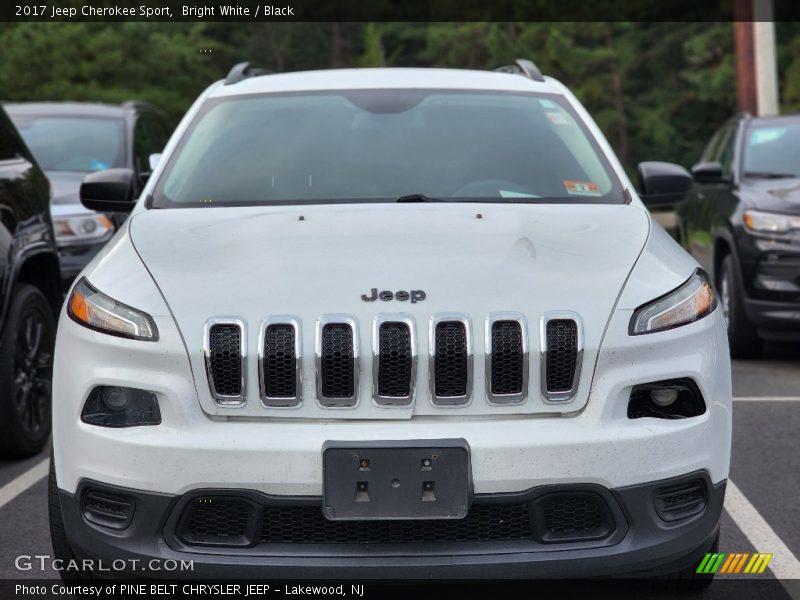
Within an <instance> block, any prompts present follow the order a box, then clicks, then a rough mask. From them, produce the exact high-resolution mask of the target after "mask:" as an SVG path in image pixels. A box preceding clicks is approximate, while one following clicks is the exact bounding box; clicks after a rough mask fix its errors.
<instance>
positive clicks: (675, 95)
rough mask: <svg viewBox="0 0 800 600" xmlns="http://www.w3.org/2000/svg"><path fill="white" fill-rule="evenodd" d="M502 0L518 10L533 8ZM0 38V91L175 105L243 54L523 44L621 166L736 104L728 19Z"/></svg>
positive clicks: (344, 63)
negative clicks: (591, 122) (567, 92)
mask: <svg viewBox="0 0 800 600" xmlns="http://www.w3.org/2000/svg"><path fill="white" fill-rule="evenodd" d="M377 1H381V0H377ZM508 1H509V7H511V8H512V9H513V12H515V13H517V14H519V15H522V16H526V15H527V16H530V13H531V11H533V12H534V13H535V12H536V10H539V9H541V6H540V5H539V4H531V3H530V2H525V1H524V0H508ZM643 1H645V2H648V1H649V0H643ZM450 2H452V0H440V2H439V5H441V6H444V5H447V4H448V3H450ZM387 6H388V5H387ZM542 6H543V5H542ZM537 7H539V8H537ZM331 10H334V9H333V8H332V9H331ZM387 10H388V9H387ZM542 10H543V9H542ZM434 16H435V15H434ZM776 32H777V40H778V63H779V64H778V66H779V78H780V81H781V100H782V105H783V108H784V109H785V110H787V111H788V110H795V111H798V110H800V24H797V23H778V24H777V26H776ZM0 47H1V48H3V59H2V61H0V98H2V99H3V100H17V101H24V100H92V101H104V102H119V101H122V100H127V99H132V98H136V99H142V100H148V101H150V102H153V103H155V104H158V105H160V106H162V107H163V108H164V109H166V110H167V111H168V112H170V113H172V114H173V115H174V116H180V114H182V112H183V111H185V110H186V109H187V108H188V106H189V104H190V103H191V101H192V100H193V99H194V98H195V97H196V96H197V94H198V93H199V92H200V91H201V90H202V89H203V88H204V87H205V86H206V85H208V84H209V83H210V82H212V81H214V80H216V79H219V78H221V77H224V76H225V74H226V73H227V71H228V69H229V68H230V67H231V66H232V65H233V64H234V63H236V62H239V61H242V60H250V61H251V62H252V63H253V64H255V65H258V66H261V67H265V68H269V69H272V70H275V71H277V72H282V71H292V70H305V69H314V68H329V67H337V66H341V67H348V66H364V67H366V66H443V67H458V68H473V69H493V68H496V67H497V66H500V65H503V64H509V63H511V62H513V61H514V59H515V58H518V57H528V58H531V59H533V60H534V61H535V62H536V63H537V64H538V65H539V66H540V68H541V69H542V71H543V72H544V73H545V74H547V75H552V76H554V77H556V78H558V79H560V80H562V81H563V82H564V83H565V84H566V85H567V86H569V88H570V89H571V90H572V91H573V92H574V93H575V95H576V96H578V98H579V99H580V100H581V101H582V102H583V103H584V104H585V105H586V107H587V109H588V110H589V112H590V113H591V114H592V116H593V117H594V118H595V120H596V121H597V123H598V125H599V126H600V127H601V129H602V130H603V131H604V132H605V133H606V135H607V137H608V138H609V141H610V142H611V144H612V145H613V146H614V148H615V150H616V151H617V153H618V154H619V156H620V159H621V160H622V162H623V163H624V164H625V166H626V168H627V169H628V171H629V172H632V171H633V170H634V168H635V165H636V163H638V162H639V161H642V160H652V159H660V160H669V161H674V162H678V163H682V164H684V165H689V164H692V163H693V162H694V161H695V160H696V159H697V157H698V156H699V154H700V152H701V150H702V147H703V145H704V144H705V143H706V142H707V140H708V139H709V137H710V136H711V134H712V133H713V131H714V130H715V129H716V128H717V127H718V126H719V125H720V124H721V123H722V122H724V121H725V120H726V119H727V118H728V117H730V116H731V115H732V114H733V113H734V112H735V110H736V89H735V87H736V86H735V61H734V46H733V26H732V25H731V24H730V23H702V22H701V23H696V22H695V23H622V22H614V23H592V22H583V23H578V22H574V23H552V22H515V23H494V22H492V23H487V22H461V23H446V22H435V23H400V22H384V23H345V22H317V23H293V22H273V23H268V22H264V23H236V24H227V23H214V22H210V23H137V22H130V23H70V24H60V23H16V24H3V28H2V29H0Z"/></svg>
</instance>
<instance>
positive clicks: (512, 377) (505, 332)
mask: <svg viewBox="0 0 800 600" xmlns="http://www.w3.org/2000/svg"><path fill="white" fill-rule="evenodd" d="M523 359H524V357H523V351H522V326H521V325H520V323H519V322H518V321H495V322H494V323H492V372H491V377H492V387H491V389H492V393H493V394H521V393H522V369H523Z"/></svg>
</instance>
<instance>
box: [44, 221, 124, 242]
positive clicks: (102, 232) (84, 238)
mask: <svg viewBox="0 0 800 600" xmlns="http://www.w3.org/2000/svg"><path fill="white" fill-rule="evenodd" d="M53 230H54V231H55V234H56V244H57V245H59V246H73V245H77V244H91V243H94V242H102V241H105V240H107V239H109V238H110V237H111V235H112V234H113V233H114V223H112V222H111V219H109V218H108V217H107V216H105V215H99V214H98V215H76V216H66V217H55V218H53Z"/></svg>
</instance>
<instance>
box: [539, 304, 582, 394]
mask: <svg viewBox="0 0 800 600" xmlns="http://www.w3.org/2000/svg"><path fill="white" fill-rule="evenodd" d="M577 360H578V324H577V323H576V322H575V321H574V320H573V319H552V320H550V321H548V322H547V355H546V358H545V361H546V364H545V374H546V381H547V391H548V392H569V391H570V390H572V389H573V384H574V380H575V371H576V368H575V367H576V365H577Z"/></svg>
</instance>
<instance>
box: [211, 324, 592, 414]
mask: <svg viewBox="0 0 800 600" xmlns="http://www.w3.org/2000/svg"><path fill="white" fill-rule="evenodd" d="M562 314H563V313H562ZM567 314H573V313H567ZM541 324H542V329H541V336H540V338H541V340H542V348H541V351H542V354H541V382H542V385H541V393H542V396H543V397H544V400H545V401H569V400H570V399H571V398H572V397H573V395H574V393H575V390H576V388H577V383H578V380H579V375H580V368H581V357H582V344H583V342H582V329H581V323H580V320H579V317H577V315H576V316H575V317H574V318H573V317H570V318H562V317H561V316H559V317H558V318H549V319H548V318H543V319H542V321H541ZM429 325H430V327H429V329H428V332H429V334H428V342H429V348H428V359H429V360H428V364H427V368H428V381H429V383H430V399H431V402H432V403H433V404H434V405H438V406H466V405H467V404H469V403H470V400H471V398H472V392H473V389H472V383H473V368H474V365H473V350H472V343H473V338H474V337H475V334H474V331H473V328H472V322H471V320H470V317H469V316H467V315H464V314H456V313H448V314H438V315H434V316H433V317H432V318H431V320H430V323H429ZM372 327H373V330H372V340H373V344H372V361H371V364H372V373H371V376H372V379H371V381H370V384H371V388H372V396H373V401H374V402H375V403H376V404H379V405H386V406H397V407H402V406H409V405H410V404H412V403H413V401H414V398H415V394H416V392H417V390H416V389H415V387H416V382H417V376H418V373H417V370H418V364H417V330H416V324H415V320H414V319H413V318H412V317H411V316H409V315H403V314H384V315H378V316H377V317H376V318H375V319H374V321H373V323H372ZM359 331H360V330H359V325H358V323H357V321H356V320H355V319H354V318H353V317H350V316H348V315H323V316H321V317H319V318H318V320H317V324H316V330H315V339H316V348H315V361H316V362H315V366H316V373H315V375H316V400H317V401H318V403H319V405H320V406H322V407H345V408H346V407H354V406H356V404H357V403H358V402H359V397H358V396H359V377H360V374H359V370H360V367H361V362H360V355H359V352H360V351H359V347H360V342H359ZM246 336H247V324H246V323H244V322H243V321H240V320H237V319H218V318H215V319H210V320H209V322H208V324H207V325H206V332H205V340H204V349H205V356H206V367H207V374H208V380H209V387H210V389H211V393H212V396H213V398H214V399H215V400H216V401H217V403H218V404H220V405H223V406H224V405H226V404H242V403H244V402H246V401H247V398H246V392H247V339H246ZM484 340H485V344H484V346H483V347H482V348H481V349H482V350H484V351H485V353H484V356H485V366H484V372H483V376H484V377H483V380H484V381H485V382H486V390H485V391H486V398H487V401H488V402H489V403H491V404H502V403H509V404H511V403H519V402H524V401H525V400H526V399H527V397H528V395H529V379H528V372H529V367H530V357H529V351H528V326H527V321H526V319H525V317H524V316H523V315H522V314H520V313H493V314H492V315H490V316H488V317H487V318H486V321H485V337H484ZM302 342H303V340H302V336H301V324H300V320H299V319H298V318H296V317H269V318H267V319H265V320H264V321H263V322H262V324H261V328H260V334H259V340H258V345H257V346H255V347H256V348H257V349H258V368H257V370H256V372H257V373H258V379H259V382H258V384H259V385H258V391H259V393H260V397H261V402H262V403H263V405H264V407H266V408H272V407H291V406H297V405H299V404H300V403H301V402H302V400H303V399H302V390H303V381H304V378H303V377H302V364H303V347H302ZM367 364H369V362H367ZM312 399H313V398H312Z"/></svg>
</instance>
